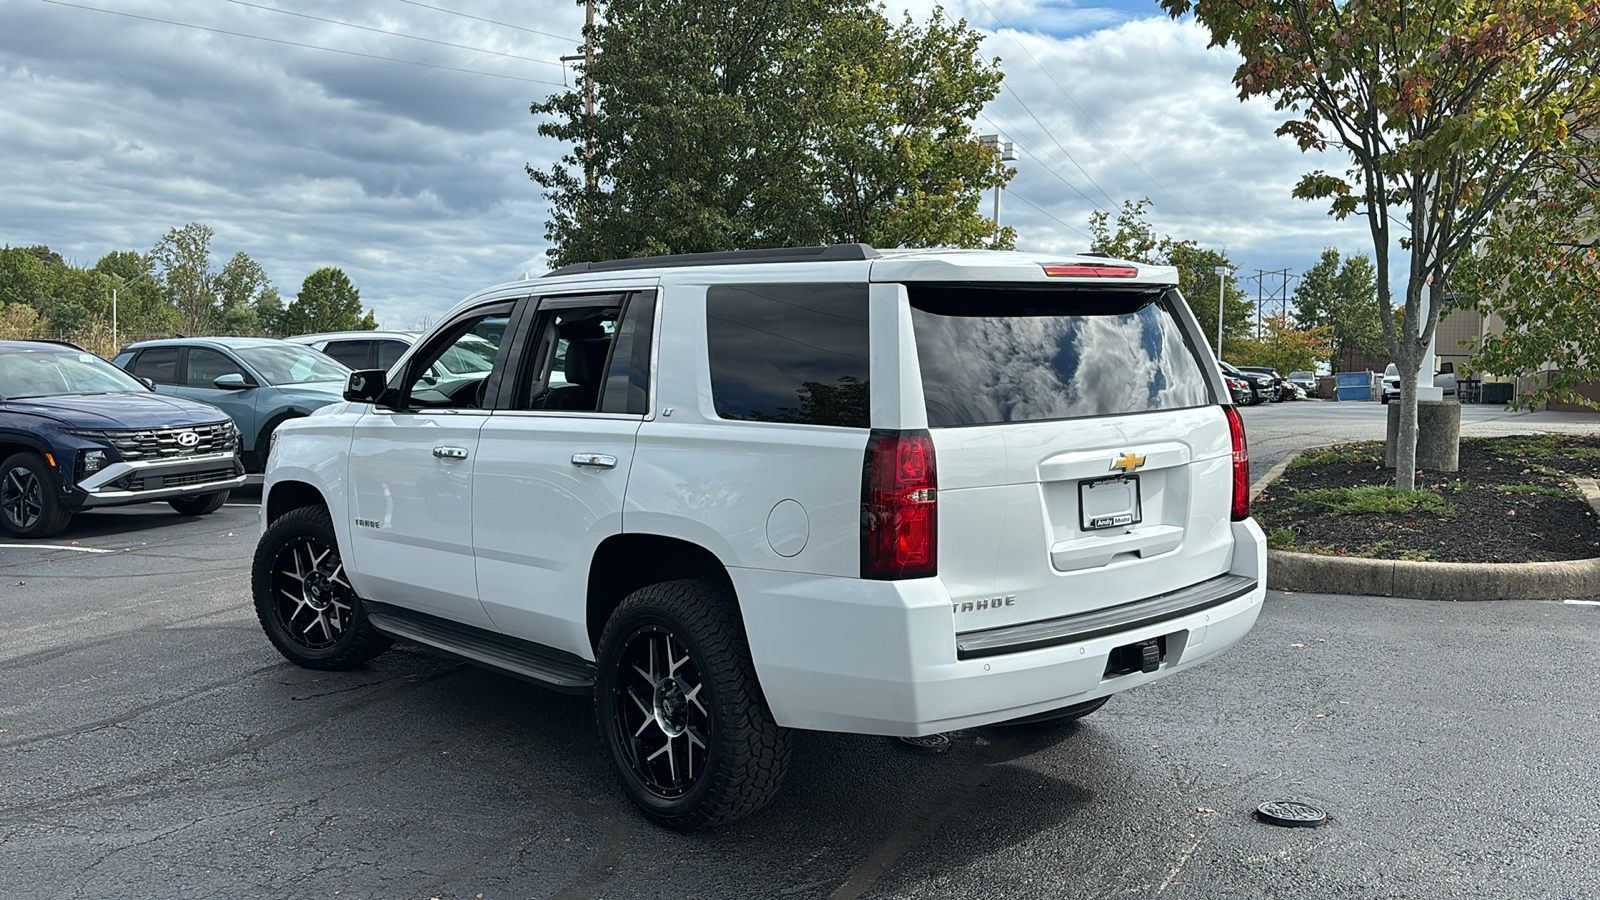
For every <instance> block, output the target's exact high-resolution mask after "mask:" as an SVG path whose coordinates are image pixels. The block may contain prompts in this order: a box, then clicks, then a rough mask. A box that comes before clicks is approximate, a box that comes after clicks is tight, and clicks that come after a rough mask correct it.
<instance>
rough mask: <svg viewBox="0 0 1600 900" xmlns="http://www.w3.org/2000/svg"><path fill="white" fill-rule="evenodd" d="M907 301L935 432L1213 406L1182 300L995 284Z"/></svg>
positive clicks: (919, 293) (935, 289)
mask: <svg viewBox="0 0 1600 900" xmlns="http://www.w3.org/2000/svg"><path fill="white" fill-rule="evenodd" d="M907 291H908V293H909V294H910V297H911V321H912V325H913V328H914V329H915V332H916V337H917V357H918V359H919V362H920V365H921V367H922V393H923V397H924V399H925V401H926V403H927V408H928V425H929V426H930V427H933V428H940V427H951V426H958V425H992V424H998V423H1002V422H1034V421H1041V420H1047V419H1079V418H1087V417H1091V416H1109V415H1118V414H1124V413H1134V412H1149V411H1152V410H1163V409H1183V408H1186V407H1192V406H1204V405H1206V404H1208V403H1210V402H1212V401H1211V391H1210V388H1209V387H1208V386H1207V384H1206V380H1205V375H1204V374H1203V370H1202V369H1201V368H1200V363H1199V361H1198V359H1197V358H1196V356H1195V352H1194V350H1193V348H1192V347H1191V346H1190V345H1189V343H1188V342H1187V341H1186V340H1185V339H1184V335H1183V331H1182V330H1181V328H1180V327H1179V325H1178V320H1177V318H1176V317H1175V316H1174V315H1173V312H1172V303H1174V302H1176V298H1175V297H1174V296H1166V297H1164V296H1162V295H1161V294H1160V293H1157V292H1148V291H1103V290H1102V291H1094V290H1083V289H1063V288H1051V289H1013V288H996V287H994V286H992V285H985V286H942V285H907Z"/></svg>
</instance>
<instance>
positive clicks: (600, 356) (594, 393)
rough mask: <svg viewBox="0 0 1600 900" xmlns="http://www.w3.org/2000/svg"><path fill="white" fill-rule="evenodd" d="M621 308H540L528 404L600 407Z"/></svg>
mask: <svg viewBox="0 0 1600 900" xmlns="http://www.w3.org/2000/svg"><path fill="white" fill-rule="evenodd" d="M619 299H620V298H619ZM621 312H622V309H621V307H620V306H618V305H612V304H608V305H605V306H561V307H558V308H555V309H548V310H542V311H541V312H540V313H539V320H538V322H537V323H536V324H535V326H534V331H533V333H534V334H535V335H536V336H537V339H536V340H535V341H532V342H531V343H530V346H531V347H532V348H533V364H532V365H531V366H529V367H528V378H529V383H528V385H527V387H526V388H525V389H524V390H523V392H522V393H523V395H524V396H526V398H527V400H526V403H525V406H524V408H526V409H550V410H562V411H564V412H595V411H597V410H599V409H600V392H601V389H602V388H604V387H605V383H606V381H607V380H608V379H607V376H608V373H609V372H610V371H611V366H610V360H611V347H612V343H613V342H614V340H615V339H616V335H617V321H618V318H619V316H620V314H621Z"/></svg>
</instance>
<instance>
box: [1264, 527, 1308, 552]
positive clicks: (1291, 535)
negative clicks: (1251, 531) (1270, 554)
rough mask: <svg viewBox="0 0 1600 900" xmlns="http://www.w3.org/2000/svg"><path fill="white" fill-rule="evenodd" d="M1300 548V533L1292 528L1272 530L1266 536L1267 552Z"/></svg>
mask: <svg viewBox="0 0 1600 900" xmlns="http://www.w3.org/2000/svg"><path fill="white" fill-rule="evenodd" d="M1298 546H1300V532H1298V531H1295V530H1294V529H1293V528H1274V529H1273V530H1272V531H1271V533H1269V534H1268V535H1267V549H1268V550H1293V549H1295V548H1296V547H1298Z"/></svg>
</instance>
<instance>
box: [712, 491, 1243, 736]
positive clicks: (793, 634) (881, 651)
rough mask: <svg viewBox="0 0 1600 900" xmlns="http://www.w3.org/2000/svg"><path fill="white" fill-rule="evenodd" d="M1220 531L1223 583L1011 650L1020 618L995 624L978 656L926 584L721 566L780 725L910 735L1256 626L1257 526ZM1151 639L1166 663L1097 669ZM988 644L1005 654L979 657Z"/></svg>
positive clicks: (1044, 706)
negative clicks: (1224, 542)
mask: <svg viewBox="0 0 1600 900" xmlns="http://www.w3.org/2000/svg"><path fill="white" fill-rule="evenodd" d="M1232 527H1233V531H1234V538H1235V549H1234V560H1233V565H1232V567H1231V569H1230V572H1229V573H1228V575H1230V576H1233V578H1231V579H1216V580H1208V581H1207V582H1202V583H1201V585H1197V586H1195V589H1194V593H1193V594H1191V595H1190V596H1188V597H1187V599H1186V600H1185V599H1183V598H1180V599H1179V600H1176V601H1174V600H1172V596H1173V595H1167V596H1166V597H1164V598H1163V597H1155V598H1147V599H1146V600H1144V601H1140V603H1139V604H1130V605H1128V606H1126V607H1121V608H1120V609H1121V610H1122V612H1123V613H1124V614H1116V613H1115V612H1114V611H1107V613H1108V614H1107V615H1103V616H1100V620H1099V621H1096V622H1089V621H1087V620H1089V619H1091V618H1094V617H1095V616H1085V617H1073V618H1074V619H1078V620H1081V621H1078V622H1076V624H1074V623H1073V622H1071V621H1069V620H1056V622H1055V623H1038V624H1039V625H1040V626H1043V627H1044V629H1045V631H1049V630H1050V626H1051V625H1052V624H1054V625H1055V626H1061V627H1057V628H1055V631H1054V632H1051V633H1049V634H1047V635H1044V637H1045V638H1046V639H1045V640H1042V641H1040V640H1035V641H1034V643H1033V644H1027V643H1023V644H1018V645H1016V646H1020V647H1022V649H1014V648H1013V647H1005V646H1004V645H1005V642H1006V640H1008V639H1010V638H1015V637H1017V636H1018V634H1020V633H1021V632H1022V631H1023V630H1025V629H1026V627H1027V626H1023V627H1021V628H1019V629H999V630H998V631H1002V632H1004V631H1012V632H1018V634H1011V635H1001V636H1000V639H999V640H998V641H991V642H990V643H989V644H988V645H987V650H984V651H982V653H981V655H974V654H973V653H971V652H961V651H959V650H958V644H959V642H960V640H961V639H958V637H957V635H956V633H955V625H954V621H953V617H952V615H951V611H950V598H949V595H948V594H947V593H946V592H945V590H944V588H943V586H942V585H941V584H940V582H939V581H938V579H933V578H930V579H918V580H914V581H901V582H871V581H863V580H859V579H846V578H822V577H816V576H806V575H791V574H786V573H780V572H771V571H766V570H754V569H736V570H733V572H732V574H733V577H734V583H735V586H736V587H737V588H738V590H739V595H740V597H741V604H740V605H741V608H742V610H743V612H744V617H745V630H746V632H747V634H748V636H749V639H750V646H751V653H752V655H753V657H754V659H755V664H756V673H757V675H758V677H759V678H760V680H761V686H762V690H763V692H764V693H765V695H766V699H767V702H768V704H769V705H770V706H771V708H772V712H773V715H774V716H775V717H776V719H777V721H778V723H779V724H781V725H785V726H788V727H792V728H808V729H816V730H822V731H844V732H853V733H861V734H886V735H902V736H911V735H923V734H932V733H935V732H940V731H952V730H955V729H960V728H972V727H977V726H981V725H991V724H995V723H997V722H1004V721H1007V720H1010V719H1017V718H1022V717H1025V716H1030V715H1034V714H1037V713H1045V712H1050V711H1051V710H1055V709H1060V708H1061V707H1064V706H1069V705H1071V704H1075V703H1082V702H1084V701H1087V700H1094V699H1097V698H1099V697H1105V696H1109V695H1111V694H1115V693H1120V692H1122V691H1124V690H1127V689H1129V688H1133V687H1137V686H1139V685H1141V684H1145V683H1147V682H1150V681H1154V680H1156V679H1159V678H1164V677H1166V676H1168V675H1172V674H1175V673H1177V672H1180V671H1182V670H1184V669H1187V668H1190V667H1192V666H1195V665H1198V664H1199V663H1201V662H1204V661H1205V660H1207V659H1210V658H1212V657H1214V656H1216V655H1218V654H1220V653H1221V652H1222V651H1223V650H1226V649H1227V648H1228V647H1229V646H1230V645H1232V644H1233V643H1234V642H1235V641H1237V640H1239V639H1240V638H1241V637H1243V636H1244V635H1245V634H1246V633H1247V632H1248V631H1249V630H1250V627H1251V626H1252V625H1253V624H1255V620H1256V616H1257V615H1258V614H1259V613H1260V611H1261V602H1262V600H1263V599H1264V598H1265V596H1266V558H1267V553H1266V540H1265V538H1264V537H1263V535H1262V532H1261V529H1260V528H1259V527H1258V526H1257V525H1256V524H1255V522H1254V521H1253V520H1247V521H1245V522H1239V523H1234V524H1233V526H1232ZM1207 585H1210V586H1211V587H1212V588H1219V590H1210V589H1209V588H1207V587H1206V586H1207ZM1175 593H1176V594H1182V593H1184V592H1175ZM1163 600H1166V601H1169V602H1166V603H1165V605H1163V603H1162V601H1163ZM1136 607H1142V611H1141V610H1138V609H1136ZM1130 612H1138V613H1140V614H1135V615H1126V613H1130ZM1095 615H1100V614H1095ZM1077 625H1082V626H1086V627H1083V628H1077V627H1076V626H1077ZM1087 626H1093V627H1087ZM970 637H971V635H963V636H962V639H967V638H970ZM1163 637H1164V638H1165V639H1166V658H1165V660H1164V661H1163V662H1162V663H1161V666H1160V668H1159V669H1158V670H1157V671H1155V672H1151V673H1140V672H1134V673H1131V674H1126V675H1115V676H1109V677H1108V676H1107V675H1106V674H1105V672H1106V668H1107V660H1108V658H1109V657H1110V655H1111V652H1112V651H1113V650H1114V649H1116V648H1117V647H1122V646H1125V645H1127V644H1131V643H1137V642H1139V641H1143V640H1147V639H1152V638H1163ZM1033 638H1034V639H1038V638H1040V635H1039V634H1035V635H1033ZM996 647H1003V648H1004V649H1002V650H1000V651H999V652H990V651H994V650H995V648H996ZM968 649H969V651H970V650H971V648H970V647H969V648H968Z"/></svg>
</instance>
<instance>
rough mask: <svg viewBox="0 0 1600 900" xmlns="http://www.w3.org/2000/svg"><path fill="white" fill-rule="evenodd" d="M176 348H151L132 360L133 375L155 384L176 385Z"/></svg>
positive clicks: (177, 351)
mask: <svg viewBox="0 0 1600 900" xmlns="http://www.w3.org/2000/svg"><path fill="white" fill-rule="evenodd" d="M178 353H179V348H177V347H151V348H150V349H149V350H145V351H143V352H142V353H140V354H139V355H138V356H137V357H135V358H134V360H133V374H135V375H138V376H139V377H141V378H148V379H150V380H151V381H154V382H155V383H156V384H177V383H178Z"/></svg>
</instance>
